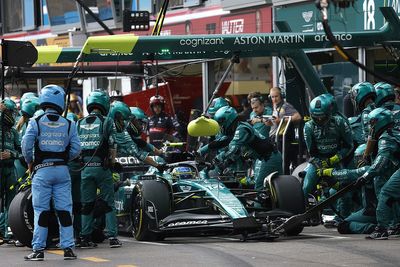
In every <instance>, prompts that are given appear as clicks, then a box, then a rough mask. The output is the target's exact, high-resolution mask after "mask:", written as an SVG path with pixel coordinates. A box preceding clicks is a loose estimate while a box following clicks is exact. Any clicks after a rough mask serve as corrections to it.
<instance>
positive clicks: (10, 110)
mask: <svg viewBox="0 0 400 267" xmlns="http://www.w3.org/2000/svg"><path fill="white" fill-rule="evenodd" d="M1 103H2V104H3V105H4V106H5V107H6V108H5V110H3V112H2V114H3V116H4V125H5V126H8V127H12V126H14V123H15V117H16V116H17V113H18V109H17V104H15V102H14V101H12V100H11V99H10V98H5V99H4V100H3V101H2V102H1Z"/></svg>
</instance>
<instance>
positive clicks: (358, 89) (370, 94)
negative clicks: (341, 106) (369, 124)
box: [350, 82, 376, 111]
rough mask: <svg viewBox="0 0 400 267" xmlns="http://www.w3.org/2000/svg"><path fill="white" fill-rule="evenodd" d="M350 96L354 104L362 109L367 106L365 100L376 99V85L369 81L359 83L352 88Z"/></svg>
mask: <svg viewBox="0 0 400 267" xmlns="http://www.w3.org/2000/svg"><path fill="white" fill-rule="evenodd" d="M350 97H351V100H352V102H353V105H354V106H355V107H356V108H357V109H358V110H359V111H362V110H363V109H364V108H365V101H366V100H367V99H369V98H370V99H372V101H375V99H376V92H375V88H374V86H373V85H372V84H371V83H369V82H362V83H357V84H356V85H354V86H353V87H352V88H351V90H350Z"/></svg>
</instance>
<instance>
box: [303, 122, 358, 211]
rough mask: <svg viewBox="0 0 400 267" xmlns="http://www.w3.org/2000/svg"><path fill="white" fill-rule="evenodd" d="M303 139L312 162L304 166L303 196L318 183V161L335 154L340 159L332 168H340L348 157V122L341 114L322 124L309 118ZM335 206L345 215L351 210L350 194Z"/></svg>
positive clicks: (349, 131) (350, 134) (349, 135)
mask: <svg viewBox="0 0 400 267" xmlns="http://www.w3.org/2000/svg"><path fill="white" fill-rule="evenodd" d="M304 140H305V143H306V146H307V150H308V153H309V154H310V156H311V157H312V158H313V162H312V163H311V164H308V166H307V167H306V169H305V171H306V176H305V178H304V183H303V192H304V197H305V199H306V200H307V199H308V195H309V194H310V193H313V192H314V190H315V189H316V186H317V184H318V181H319V178H318V176H317V174H316V170H317V168H320V167H319V166H317V165H319V163H321V162H322V161H323V160H327V159H329V158H331V157H333V156H335V155H337V156H338V157H339V159H340V161H339V162H337V163H336V164H334V166H331V167H334V168H337V169H340V168H342V166H341V160H342V159H344V158H346V157H348V156H349V155H350V153H351V152H352V149H353V138H352V132H351V129H350V126H349V123H348V122H346V121H345V119H344V118H343V117H341V116H332V118H331V119H330V120H329V121H328V122H327V123H326V124H325V125H323V126H319V125H317V124H316V123H314V121H312V120H310V121H308V122H306V124H305V125H304ZM337 206H338V207H337V208H338V210H339V212H340V213H341V216H343V217H347V216H348V215H350V213H351V210H352V200H351V194H347V195H345V196H344V197H342V198H341V199H339V200H338V202H337Z"/></svg>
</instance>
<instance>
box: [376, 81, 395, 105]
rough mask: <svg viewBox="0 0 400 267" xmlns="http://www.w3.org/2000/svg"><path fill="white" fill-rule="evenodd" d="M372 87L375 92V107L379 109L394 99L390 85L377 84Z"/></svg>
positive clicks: (393, 92)
mask: <svg viewBox="0 0 400 267" xmlns="http://www.w3.org/2000/svg"><path fill="white" fill-rule="evenodd" d="M374 87H375V92H376V99H375V104H376V106H377V107H381V106H382V105H383V104H384V103H386V102H390V101H394V100H395V99H396V93H395V91H394V88H393V86H392V85H391V84H388V83H384V82H379V83H376V84H375V85H374Z"/></svg>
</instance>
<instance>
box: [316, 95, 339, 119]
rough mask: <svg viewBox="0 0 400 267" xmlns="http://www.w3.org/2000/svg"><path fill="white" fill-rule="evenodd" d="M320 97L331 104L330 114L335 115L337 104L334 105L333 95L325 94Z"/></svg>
mask: <svg viewBox="0 0 400 267" xmlns="http://www.w3.org/2000/svg"><path fill="white" fill-rule="evenodd" d="M320 96H321V97H322V98H325V99H326V100H327V101H329V102H330V103H331V108H332V114H335V113H337V112H338V111H339V109H338V106H337V103H336V99H335V97H334V96H333V95H331V94H328V93H327V94H322V95H320Z"/></svg>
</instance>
